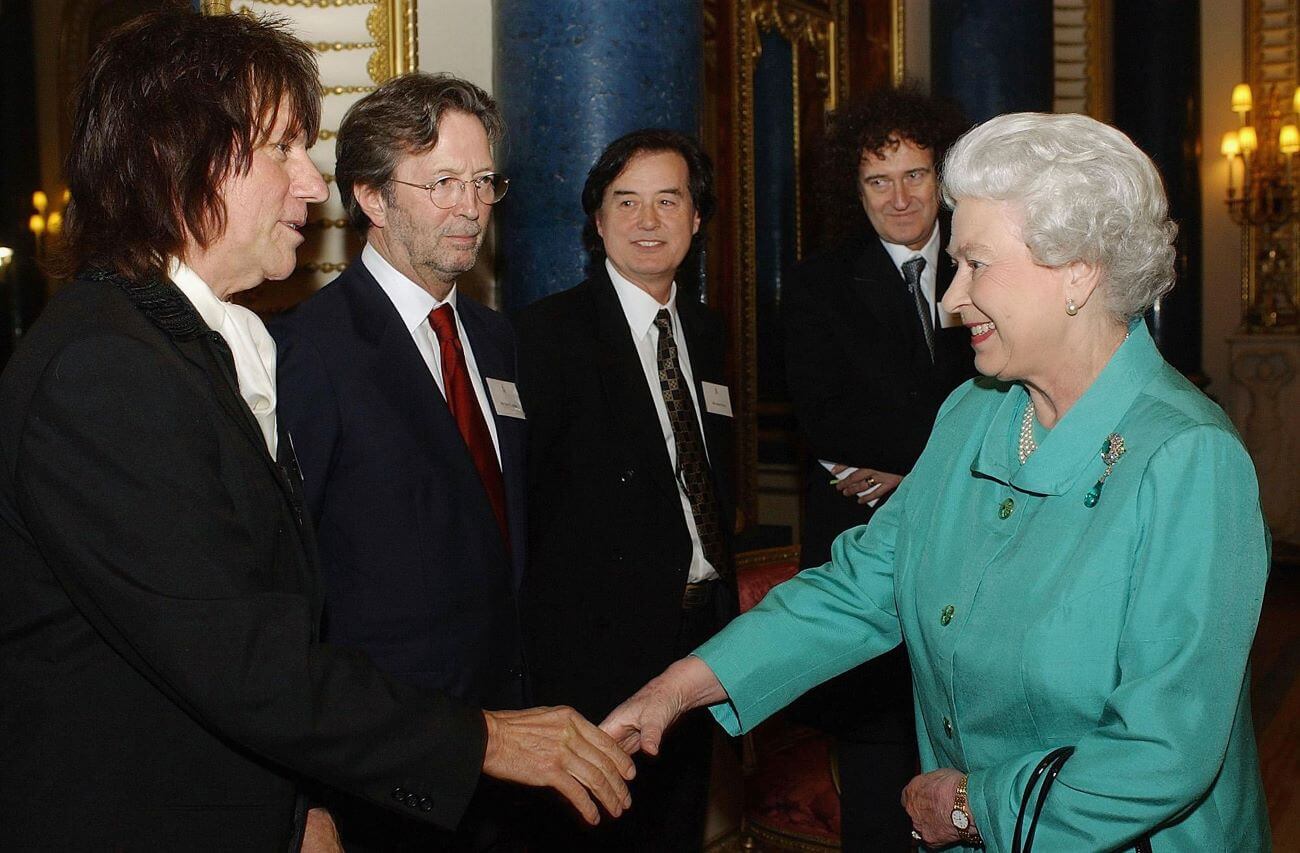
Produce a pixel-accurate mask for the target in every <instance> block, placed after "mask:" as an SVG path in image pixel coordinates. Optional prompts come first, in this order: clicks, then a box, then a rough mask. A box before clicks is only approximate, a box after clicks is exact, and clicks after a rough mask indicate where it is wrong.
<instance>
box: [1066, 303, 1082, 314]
mask: <svg viewBox="0 0 1300 853" xmlns="http://www.w3.org/2000/svg"><path fill="white" fill-rule="evenodd" d="M1065 313H1066V314H1069V315H1070V316H1071V317H1073V316H1074V315H1075V314H1078V313H1079V306H1078V305H1075V304H1074V300H1073V299H1067V300H1065Z"/></svg>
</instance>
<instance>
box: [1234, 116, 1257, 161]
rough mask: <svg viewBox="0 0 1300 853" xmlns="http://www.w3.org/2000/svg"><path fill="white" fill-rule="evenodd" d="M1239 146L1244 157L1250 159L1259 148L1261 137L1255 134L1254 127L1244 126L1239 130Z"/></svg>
mask: <svg viewBox="0 0 1300 853" xmlns="http://www.w3.org/2000/svg"><path fill="white" fill-rule="evenodd" d="M1237 145H1239V146H1240V147H1241V154H1242V156H1243V157H1249V156H1250V155H1251V154H1254V153H1255V151H1256V149H1258V148H1259V137H1258V136H1257V135H1256V134H1255V127H1254V126H1253V125H1249V124H1247V125H1243V126H1242V127H1241V128H1240V129H1238V130H1237Z"/></svg>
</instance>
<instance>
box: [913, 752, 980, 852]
mask: <svg viewBox="0 0 1300 853" xmlns="http://www.w3.org/2000/svg"><path fill="white" fill-rule="evenodd" d="M961 779H962V774H961V773H959V772H958V771H956V770H952V769H950V768H944V769H942V770H933V771H931V772H929V773H922V774H921V775H920V776H914V777H912V781H911V782H908V783H907V787H906V788H904V789H903V798H902V799H903V808H905V809H907V814H908V816H910V817H911V818H912V826H913V827H915V828H916V831H917V832H919V833H921V839H922V840H923V841H924V842H925V846H926V847H947V846H948V845H949V844H955V843H956V842H958V841H960V840H961V836H960V835H958V834H957V827H955V826H953V825H952V807H953V803H955V802H956V801H957V786H958V785H959V784H961ZM971 828H972V829H974V828H975V826H974V824H972V825H971Z"/></svg>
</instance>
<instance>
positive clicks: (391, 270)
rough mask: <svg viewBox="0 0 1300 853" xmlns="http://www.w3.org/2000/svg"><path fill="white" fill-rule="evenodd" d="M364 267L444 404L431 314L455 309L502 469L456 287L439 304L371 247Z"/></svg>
mask: <svg viewBox="0 0 1300 853" xmlns="http://www.w3.org/2000/svg"><path fill="white" fill-rule="evenodd" d="M361 263H362V264H363V265H365V268H366V269H367V270H369V271H370V274H371V275H373V276H374V277H375V281H377V282H379V287H380V289H382V290H383V291H384V295H385V296H387V297H388V301H389V302H392V303H393V307H394V308H396V309H397V313H398V314H399V315H401V318H402V323H403V324H405V326H406V331H407V332H409V333H410V335H411V340H413V341H415V348H416V349H418V350H419V351H420V357H421V358H423V359H424V364H425V366H426V367H428V368H429V374H430V375H431V376H433V381H434V383H435V384H436V385H437V386H438V391H440V392H441V393H442V397H443V399H444V400H445V399H446V398H447V389H446V388H444V387H443V384H442V350H441V349H440V348H439V346H438V336H437V335H436V334H434V331H433V327H432V326H430V325H429V312H431V311H433V310H434V309H435V308H438V307H441V306H442V305H444V304H446V305H450V306H451V308H452V311H453V313H454V314H455V316H456V334H457V335H459V336H460V345H461V349H463V350H464V351H465V370H466V371H467V372H468V373H469V381H470V384H471V385H473V386H474V397H475V398H476V399H477V400H478V407H479V410H480V411H482V412H483V420H485V421H487V428H488V432H489V433H491V434H492V449H493V450H495V451H496V454H497V465H498V466H500V465H501V444H500V442H499V441H497V424H496V418H495V417H493V414H492V412H493V410H492V408H491V407H490V406H489V405H488V398H487V393H486V391H485V390H484V388H483V380H482V379H481V378H479V372H478V362H477V361H475V360H474V347H472V346H471V345H470V340H469V336H468V335H466V334H465V325H464V324H463V323H462V322H461V321H460V311H457V310H456V286H455V285H454V284H453V285H452V287H451V292H450V293H448V294H447V298H446V299H444V300H442V301H441V302H439V301H438V300H437V299H435V298H434V297H433V295H432V294H431V293H429V291H427V290H425V289H424V288H423V287H420V285H418V284H416V283H415V282H413V281H411V280H410V279H409V278H407V277H406V276H404V275H402V274H401V273H400V272H398V271H397V268H396V267H394V266H393V265H392V264H390V263H389V262H388V259H387V258H385V257H384V256H383V255H381V254H379V252H378V251H377V250H376V249H375V248H374V247H373V246H371V245H370V244H369V243H367V244H366V247H365V249H363V250H362V251H361Z"/></svg>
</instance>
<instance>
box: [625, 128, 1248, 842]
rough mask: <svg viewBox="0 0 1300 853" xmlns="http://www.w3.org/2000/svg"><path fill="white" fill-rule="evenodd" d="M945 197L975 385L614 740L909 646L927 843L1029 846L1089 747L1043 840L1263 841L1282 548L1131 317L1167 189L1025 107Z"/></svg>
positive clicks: (1238, 448) (954, 168)
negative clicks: (1261, 756)
mask: <svg viewBox="0 0 1300 853" xmlns="http://www.w3.org/2000/svg"><path fill="white" fill-rule="evenodd" d="M943 187H944V196H945V199H946V201H947V202H948V204H949V205H951V206H952V207H953V236H952V243H951V245H950V246H949V247H948V251H949V254H950V255H952V257H953V260H954V262H955V263H956V264H957V265H958V272H957V275H956V278H955V280H954V281H953V283H952V286H951V287H950V289H949V290H948V292H947V294H946V296H945V297H944V299H943V307H944V309H945V310H947V311H949V312H952V313H956V314H960V315H961V318H962V321H963V322H964V324H965V325H966V326H967V327H968V328H969V329H970V334H971V345H972V346H973V347H974V348H975V364H976V366H977V367H978V368H979V370H980V372H981V373H982V374H983V378H980V379H976V380H974V381H972V382H970V383H967V384H966V385H964V386H962V387H961V388H959V389H958V390H957V391H955V392H954V393H953V394H952V396H951V397H950V398H949V399H948V401H947V402H946V403H945V405H944V406H943V408H942V410H941V411H940V413H939V416H938V419H937V421H936V423H935V426H934V431H933V433H932V435H931V437H930V442H929V445H928V446H927V448H926V450H925V453H924V454H923V455H922V457H921V459H920V461H919V462H918V463H917V465H916V468H915V469H914V470H913V471H912V473H911V474H910V475H909V476H908V477H907V478H906V480H904V482H903V484H902V485H901V486H900V487H899V489H898V493H897V495H895V497H894V498H893V499H892V500H891V501H889V503H888V504H887V505H886V506H885V508H884V509H883V510H882V511H881V512H879V513H877V514H876V515H875V517H874V518H873V519H872V520H871V523H870V524H868V525H866V526H864V527H858V528H854V529H852V530H849V531H846V532H845V533H844V534H842V535H841V536H840V537H839V539H838V540H837V541H836V543H835V547H834V549H833V555H832V560H831V562H830V563H829V564H827V565H825V566H823V567H821V568H818V569H809V570H808V571H805V572H803V573H801V574H799V575H798V576H796V577H795V578H794V579H792V580H790V581H788V582H787V583H785V584H782V585H781V586H779V587H777V588H776V589H775V590H773V591H772V592H771V593H770V594H769V595H768V596H767V598H766V599H765V600H764V601H763V602H762V603H761V604H760V605H759V606H758V607H756V608H755V609H754V610H752V611H751V612H750V613H748V614H746V615H744V616H741V617H740V618H739V619H737V620H736V621H735V622H733V623H732V624H731V625H730V626H729V627H728V628H727V629H726V630H724V631H723V632H722V633H720V634H718V635H717V636H716V637H714V638H713V639H712V640H710V641H709V642H708V643H706V644H705V645H703V646H701V647H700V648H699V649H698V650H697V651H696V652H695V654H694V655H692V656H690V657H688V658H685V659H683V660H682V661H678V662H677V663H675V664H673V666H672V667H670V668H669V669H668V670H666V671H665V672H664V674H663V675H661V676H659V677H658V678H657V679H655V680H654V681H651V682H650V683H649V684H648V685H646V687H645V688H643V689H642V690H641V691H640V692H638V693H637V694H636V695H635V696H633V697H632V698H631V699H629V700H628V701H627V702H626V703H624V704H623V705H622V706H620V707H619V708H618V709H616V710H615V711H614V712H613V713H612V714H611V715H610V717H609V718H608V719H607V720H606V721H605V723H604V724H603V725H604V728H605V729H606V730H607V731H608V732H610V733H611V734H613V735H614V736H615V737H616V738H618V739H619V740H620V741H621V742H622V743H623V745H624V747H625V748H626V749H628V750H629V751H635V750H636V749H644V750H646V751H648V752H654V751H656V750H657V748H658V744H659V741H660V738H661V736H662V733H663V730H664V728H665V727H666V726H668V725H669V724H670V723H671V722H672V720H674V719H675V718H676V717H677V716H678V715H679V714H680V713H682V712H683V711H685V710H688V709H690V708H693V707H698V706H701V705H709V706H710V708H711V710H712V712H713V714H714V716H715V717H716V718H717V719H718V721H719V722H720V723H721V724H722V725H723V726H724V727H725V728H726V729H727V730H728V731H729V732H731V733H733V734H735V733H740V732H744V731H747V730H749V729H751V728H752V727H753V726H755V725H757V724H758V723H759V722H761V721H762V720H763V719H764V718H766V717H767V716H769V715H770V714H772V713H773V712H774V711H776V710H778V709H779V708H781V707H783V706H785V705H786V704H787V703H789V702H790V701H791V700H792V699H794V698H795V697H796V696H798V695H800V694H801V693H803V692H804V691H806V690H808V689H809V688H810V687H812V686H814V685H816V684H818V683H819V682H822V681H825V680H826V679H828V678H831V677H833V676H835V675H837V674H838V673H840V672H843V671H845V670H847V669H849V668H851V667H853V666H855V665H857V664H858V663H861V662H862V661H863V660H866V659H868V658H871V657H873V656H875V655H878V654H881V653H883V652H884V651H886V650H887V649H890V648H892V647H893V646H895V645H897V644H898V643H899V642H906V643H907V646H908V651H909V653H910V655H911V660H912V669H913V684H914V689H915V697H916V715H917V723H918V725H917V729H918V732H919V737H920V741H921V743H920V747H921V759H922V769H923V772H922V773H921V775H919V776H917V777H916V778H915V779H913V780H912V782H911V783H910V784H909V785H908V786H907V788H906V789H905V791H903V792H902V799H903V804H904V806H905V807H906V809H907V811H908V813H909V814H910V816H911V818H912V822H913V826H914V827H915V833H914V835H915V837H917V838H918V839H921V840H922V841H923V843H924V844H925V845H926V846H929V847H942V846H946V845H951V844H960V845H963V846H966V847H979V846H983V847H984V848H986V849H987V850H989V851H1007V850H1010V849H1011V847H1012V844H1013V835H1014V832H1015V826H1016V818H1017V814H1018V812H1019V811H1020V805H1021V796H1022V792H1023V791H1024V790H1025V787H1026V784H1027V783H1028V782H1029V781H1030V777H1031V774H1032V772H1033V770H1034V768H1035V767H1036V765H1038V764H1039V762H1040V760H1041V759H1043V758H1044V756H1045V755H1047V754H1048V753H1049V752H1050V751H1052V750H1054V749H1056V748H1058V747H1063V746H1070V747H1074V749H1075V752H1074V753H1073V755H1072V757H1071V758H1070V759H1069V761H1068V762H1067V763H1066V764H1065V765H1064V768H1063V769H1062V770H1061V772H1060V775H1059V777H1058V778H1057V781H1056V783H1055V786H1054V787H1053V788H1052V789H1051V793H1050V796H1049V797H1048V798H1047V800H1046V804H1045V807H1044V809H1043V811H1042V814H1041V817H1040V819H1039V823H1038V826H1037V834H1036V838H1035V843H1036V845H1037V848H1038V849H1039V850H1049V851H1062V850H1066V851H1076V850H1097V851H1105V850H1119V849H1132V848H1134V847H1135V846H1138V845H1142V846H1143V847H1145V845H1146V844H1149V845H1150V847H1151V849H1153V850H1156V851H1167V850H1180V851H1193V850H1195V851H1202V850H1215V851H1228V850H1231V851H1247V850H1249V851H1257V850H1266V849H1268V848H1269V846H1270V841H1269V834H1268V818H1267V814H1266V812H1265V806H1264V797H1263V794H1262V790H1261V783H1260V776H1259V768H1258V760H1257V755H1256V748H1255V737H1254V733H1253V731H1252V728H1251V715H1250V705H1249V698H1248V688H1249V684H1248V679H1247V677H1246V661H1247V654H1248V652H1249V649H1250V645H1251V641H1252V639H1253V637H1254V633H1255V627H1256V622H1257V620H1258V617H1259V609H1260V604H1261V601H1262V598H1263V593H1264V582H1265V578H1266V574H1267V567H1268V560H1269V556H1268V554H1269V544H1268V534H1267V531H1266V529H1265V526H1264V522H1263V518H1262V516H1261V513H1260V506H1259V497H1258V486H1257V483H1256V479H1255V472H1254V468H1253V467H1252V465H1251V461H1250V459H1249V457H1248V456H1247V455H1246V451H1245V449H1244V448H1243V447H1242V444H1241V441H1240V439H1239V438H1238V436H1237V434H1236V432H1235V431H1234V430H1233V428H1232V426H1231V424H1230V423H1229V421H1228V419H1227V418H1226V417H1225V416H1224V414H1223V412H1222V411H1221V410H1220V409H1219V408H1218V407H1217V406H1216V405H1214V404H1213V403H1212V402H1210V401H1209V400H1208V399H1206V398H1205V397H1204V396H1203V395H1202V394H1201V393H1200V392H1199V391H1198V390H1197V389H1196V388H1195V387H1193V386H1192V385H1191V384H1190V383H1188V382H1187V381H1186V380H1185V379H1183V377H1182V376H1180V375H1179V374H1178V373H1177V372H1176V371H1174V370H1173V369H1172V368H1171V367H1170V366H1169V365H1168V364H1166V363H1165V361H1164V360H1163V359H1162V358H1161V357H1160V354H1159V352H1158V351H1157V350H1156V347H1155V345H1154V343H1153V342H1152V339H1151V337H1150V335H1149V334H1148V333H1147V329H1146V326H1145V324H1144V323H1143V322H1142V315H1143V313H1144V312H1145V311H1146V310H1147V309H1149V308H1150V307H1151V306H1152V305H1153V304H1154V303H1155V301H1156V300H1157V299H1158V298H1159V297H1160V296H1162V295H1163V294H1164V293H1165V292H1167V291H1168V289H1169V288H1170V286H1171V285H1172V282H1173V274H1174V273H1173V263H1174V251H1173V245H1172V244H1173V237H1174V226H1173V224H1172V223H1171V222H1170V221H1169V219H1168V213H1167V205H1166V202H1165V197H1164V192H1163V189H1162V187H1161V183H1160V178H1159V176H1158V174H1157V173H1156V170H1155V168H1154V166H1153V165H1152V163H1151V161H1150V160H1149V159H1148V158H1147V157H1146V156H1145V155H1143V154H1142V153H1141V152H1140V151H1139V150H1138V149H1137V148H1136V146H1134V145H1133V143H1132V142H1131V141H1130V140H1129V139H1128V138H1127V137H1125V136H1124V135H1123V134H1121V133H1119V132H1118V131H1116V130H1114V129H1112V128H1109V127H1107V126H1105V125H1103V124H1100V123H1099V122H1096V121H1093V120H1092V119H1089V118H1085V117H1083V116H1077V115H1037V114H1017V115H1006V116H1000V117H998V118H995V119H993V120H991V121H989V122H987V123H985V124H983V125H980V126H979V127H977V128H975V129H974V130H972V131H970V132H969V133H967V134H966V136H964V137H963V138H962V139H961V140H960V141H958V143H957V144H956V145H955V146H954V147H953V148H952V149H951V151H950V152H949V154H948V156H947V159H946V161H945V163H944V169H943ZM900 843H902V844H905V843H907V839H900Z"/></svg>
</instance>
